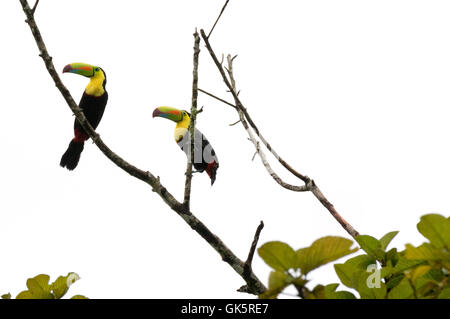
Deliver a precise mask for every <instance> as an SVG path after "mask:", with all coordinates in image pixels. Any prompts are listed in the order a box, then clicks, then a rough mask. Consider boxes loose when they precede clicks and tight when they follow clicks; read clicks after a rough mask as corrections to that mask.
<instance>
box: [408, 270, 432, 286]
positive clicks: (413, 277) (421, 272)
mask: <svg viewBox="0 0 450 319" xmlns="http://www.w3.org/2000/svg"><path fill="white" fill-rule="evenodd" d="M430 269H431V266H428V265H421V266H418V267H416V268H414V269H413V270H412V271H411V280H412V283H413V285H416V283H417V280H418V279H419V278H421V277H422V276H424V275H425V274H426V273H427V272H428V271H429V270H430Z"/></svg>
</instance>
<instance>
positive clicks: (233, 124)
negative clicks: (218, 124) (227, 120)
mask: <svg viewBox="0 0 450 319" xmlns="http://www.w3.org/2000/svg"><path fill="white" fill-rule="evenodd" d="M240 122H241V120H240V119H239V120H237V121H236V122H234V123H231V124H228V125H229V126H235V125H236V124H238V123H240Z"/></svg>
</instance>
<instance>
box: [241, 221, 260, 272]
mask: <svg viewBox="0 0 450 319" xmlns="http://www.w3.org/2000/svg"><path fill="white" fill-rule="evenodd" d="M263 228H264V222H263V221H261V222H260V223H259V226H258V228H257V229H256V232H255V236H254V237H253V242H252V245H251V247H250V251H249V252H248V257H247V260H246V261H245V265H244V277H245V276H248V275H249V274H250V272H251V270H252V261H253V255H254V254H255V250H256V245H257V244H258V240H259V235H260V234H261V231H262V229H263Z"/></svg>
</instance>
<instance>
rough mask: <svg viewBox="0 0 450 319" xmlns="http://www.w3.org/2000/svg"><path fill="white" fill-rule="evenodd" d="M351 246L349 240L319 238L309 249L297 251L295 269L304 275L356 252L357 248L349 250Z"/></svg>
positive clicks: (333, 237) (351, 243)
mask: <svg viewBox="0 0 450 319" xmlns="http://www.w3.org/2000/svg"><path fill="white" fill-rule="evenodd" d="M352 245H353V242H352V241H351V240H350V239H347V238H343V237H337V236H327V237H323V238H320V239H318V240H316V241H315V242H313V243H312V245H311V246H310V247H306V248H302V249H299V250H297V252H296V268H300V270H301V272H302V274H305V275H306V274H307V273H309V272H310V271H311V270H313V269H316V268H318V267H320V266H323V265H325V264H327V263H329V262H331V261H334V260H337V259H339V258H341V257H343V256H346V255H349V254H351V253H353V252H355V251H357V250H358V248H354V249H351V248H350V247H351V246H352Z"/></svg>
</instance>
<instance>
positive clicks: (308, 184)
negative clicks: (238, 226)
mask: <svg viewBox="0 0 450 319" xmlns="http://www.w3.org/2000/svg"><path fill="white" fill-rule="evenodd" d="M200 34H201V36H202V38H203V41H204V42H205V45H206V48H207V49H208V52H209V54H210V55H211V58H212V59H213V61H214V63H215V64H216V66H217V69H218V70H219V72H220V74H221V76H222V79H223V81H224V82H225V85H226V86H227V88H228V90H229V92H230V93H231V95H232V96H233V98H234V101H235V106H236V110H237V112H238V114H239V118H240V122H241V123H242V125H243V127H244V129H245V130H246V131H247V133H248V134H249V137H250V140H251V141H252V143H253V145H254V146H255V148H256V151H257V153H258V154H259V156H260V158H261V160H262V161H263V164H264V166H265V167H266V170H267V171H268V173H269V174H270V175H271V176H272V177H273V178H274V180H275V181H276V182H277V183H278V184H280V185H281V186H282V187H284V188H286V189H289V190H292V191H311V192H312V193H313V194H314V196H315V197H316V198H317V199H318V200H319V201H320V203H321V204H322V205H323V206H324V207H325V208H326V209H327V210H328V211H329V212H330V214H331V215H332V216H333V217H334V218H335V219H336V221H337V222H338V223H339V224H340V225H341V226H342V227H343V228H344V229H345V230H346V231H347V232H348V233H349V234H350V235H351V236H352V237H356V236H358V235H359V233H358V232H357V231H356V230H355V229H354V228H353V226H352V225H350V223H348V222H347V221H346V220H345V219H344V218H343V217H342V216H341V215H340V214H339V213H338V212H337V211H336V209H335V208H334V206H333V204H332V203H331V202H330V201H329V200H328V199H327V198H326V197H325V196H324V195H323V193H322V192H321V191H320V189H319V188H318V187H317V185H316V183H315V182H314V180H312V179H311V178H309V177H308V176H306V175H303V174H300V173H299V172H297V171H296V170H295V169H294V168H292V166H290V165H289V164H288V163H287V162H286V161H285V160H283V159H282V158H281V157H280V156H279V155H278V154H277V153H276V152H275V150H274V149H273V148H272V146H271V145H270V144H269V143H268V142H267V140H266V139H265V138H264V137H263V136H262V134H261V133H260V131H259V129H258V127H257V126H256V124H255V123H254V122H253V120H252V118H251V117H250V115H249V113H248V112H247V109H246V108H245V107H244V106H243V104H242V102H241V101H240V99H239V96H238V93H237V92H236V88H235V85H233V83H235V81H234V77H233V76H232V74H233V71H232V70H233V69H232V62H233V59H232V58H228V68H227V72H228V75H229V77H230V80H229V79H228V77H227V75H226V74H225V71H224V69H223V67H222V64H221V63H220V62H219V60H218V59H217V56H216V54H215V53H214V50H213V49H212V47H211V44H210V43H209V39H208V37H207V36H206V35H205V32H204V31H203V30H200ZM213 97H214V96H213ZM247 121H248V123H247ZM249 125H250V127H251V128H252V129H253V131H254V132H255V134H256V135H257V136H258V137H259V139H260V140H261V141H262V142H263V144H264V145H265V146H266V148H267V149H268V150H269V151H270V152H271V153H272V155H273V156H274V157H275V158H276V159H277V160H278V161H279V162H280V164H281V165H283V167H285V168H286V169H287V170H288V171H289V172H291V173H292V174H293V175H294V176H296V177H297V178H299V179H300V180H302V181H303V182H304V183H305V185H303V186H294V185H289V184H287V185H283V183H284V182H283V181H282V180H281V179H277V178H276V177H277V175H276V174H275V173H274V172H273V171H272V170H270V169H269V168H270V166H269V165H268V164H266V163H267V160H266V158H265V155H264V153H263V152H262V151H261V148H260V147H259V143H258V142H257V141H256V139H255V138H254V137H253V136H252V133H251V130H250V128H249ZM288 186H293V187H288Z"/></svg>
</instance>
